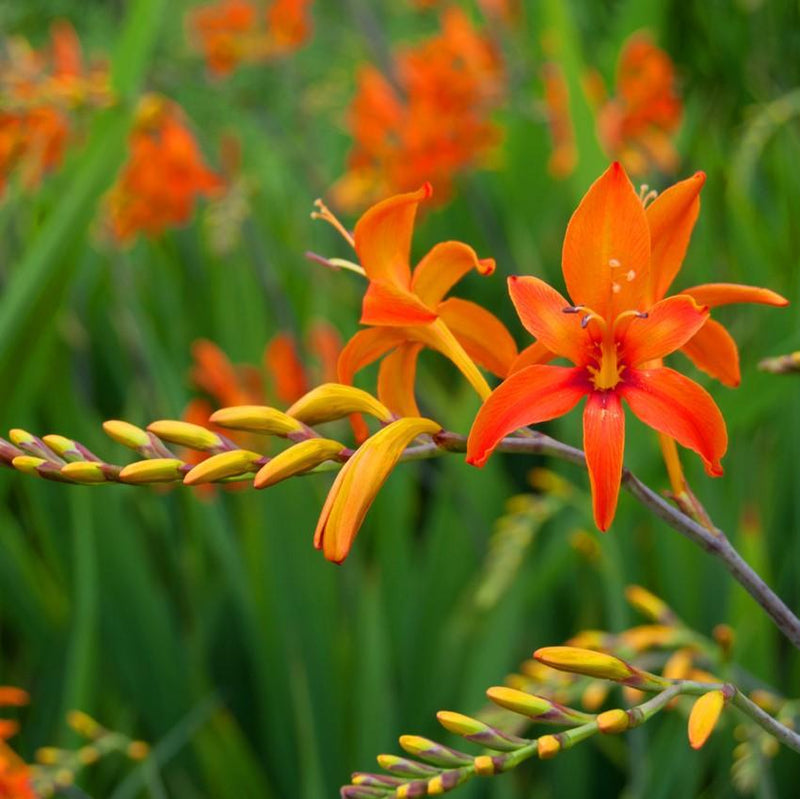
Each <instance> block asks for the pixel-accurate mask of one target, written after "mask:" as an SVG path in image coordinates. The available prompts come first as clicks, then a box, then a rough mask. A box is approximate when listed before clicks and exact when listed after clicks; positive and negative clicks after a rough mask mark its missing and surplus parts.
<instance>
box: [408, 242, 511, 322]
mask: <svg viewBox="0 0 800 799" xmlns="http://www.w3.org/2000/svg"><path fill="white" fill-rule="evenodd" d="M471 269H477V270H478V272H480V273H481V274H482V275H491V274H492V272H494V269H495V263H494V258H483V259H481V258H478V256H477V255H476V253H475V250H473V249H472V247H469V246H468V245H466V244H462V243H461V242H460V241H445V242H442V243H441V244H437V245H436V246H435V247H434V248H433V249H432V250H431V251H430V252H429V253H428V254H427V255H426V256H425V257H424V258H423V259H422V260H421V261H420V262H419V264H417V268H416V269H415V270H414V275H413V277H412V278H411V290H412V291H413V292H414V293H415V294H416V295H417V296H418V297H419V298H420V299H421V300H422V301H423V302H424V303H426V304H427V305H430V306H431V307H433V306H435V305H436V304H437V303H438V302H441V300H442V298H443V297H444V296H445V294H447V292H448V291H450V289H451V288H452V287H453V286H454V285H455V284H456V283H458V281H459V280H461V278H462V277H464V275H466V274H467V272H469V271H470V270H471Z"/></svg>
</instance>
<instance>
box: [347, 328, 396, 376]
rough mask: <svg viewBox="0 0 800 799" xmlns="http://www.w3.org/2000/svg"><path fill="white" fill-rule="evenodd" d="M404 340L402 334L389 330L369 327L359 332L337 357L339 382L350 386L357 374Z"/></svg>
mask: <svg viewBox="0 0 800 799" xmlns="http://www.w3.org/2000/svg"><path fill="white" fill-rule="evenodd" d="M406 340H407V339H406V336H405V335H404V334H403V332H401V331H399V330H393V329H391V328H386V327H384V328H380V327H371V328H368V329H367V330H359V331H358V333H356V334H355V335H354V336H353V338H351V339H350V341H348V342H347V344H346V345H345V347H344V349H343V350H342V352H341V353H340V355H339V362H338V364H337V371H338V376H339V382H340V383H344V384H345V385H351V384H352V382H353V377H354V375H355V374H356V373H357V372H359V371H361V369H363V368H364V367H365V366H369V364H371V363H374V362H375V361H377V360H378V358H380V357H381V356H382V355H384V354H385V353H387V352H388V351H389V350H391V349H393V348H394V347H397V346H398V345H400V344H402V343H403V342H404V341H406Z"/></svg>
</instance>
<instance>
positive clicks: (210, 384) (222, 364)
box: [190, 339, 265, 416]
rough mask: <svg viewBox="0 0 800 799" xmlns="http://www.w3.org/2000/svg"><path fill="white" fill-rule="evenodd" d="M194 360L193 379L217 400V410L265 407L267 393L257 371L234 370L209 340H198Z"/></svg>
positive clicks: (191, 377)
mask: <svg viewBox="0 0 800 799" xmlns="http://www.w3.org/2000/svg"><path fill="white" fill-rule="evenodd" d="M192 356H193V358H194V365H193V367H192V370H191V373H190V379H191V381H192V383H194V385H195V386H197V388H199V389H201V390H202V391H205V393H206V394H208V396H209V397H210V398H211V399H213V400H214V403H215V408H214V410H216V409H217V408H225V407H230V406H234V405H261V404H263V402H264V400H265V397H264V390H263V387H262V385H261V379H260V375H258V370H257V369H255V367H244V368H243V367H236V366H234V365H233V364H232V363H231V361H230V358H228V356H227V355H226V354H225V353H224V352H223V351H222V350H221V349H220V348H219V347H218V346H217V345H216V344H214V343H213V342H212V341H208V340H207V339H198V340H197V341H195V342H194V344H192ZM254 373H255V374H254ZM210 415H211V414H210V413H209V416H210Z"/></svg>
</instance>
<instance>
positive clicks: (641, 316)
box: [634, 311, 650, 319]
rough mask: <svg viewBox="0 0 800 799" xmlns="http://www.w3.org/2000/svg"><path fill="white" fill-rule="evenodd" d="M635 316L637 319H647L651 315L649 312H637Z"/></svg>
mask: <svg viewBox="0 0 800 799" xmlns="http://www.w3.org/2000/svg"><path fill="white" fill-rule="evenodd" d="M634 316H636V318H637V319H647V317H648V316H650V314H649V313H647V311H636V313H635V314H634Z"/></svg>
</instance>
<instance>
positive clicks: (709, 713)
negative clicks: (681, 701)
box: [689, 689, 725, 749]
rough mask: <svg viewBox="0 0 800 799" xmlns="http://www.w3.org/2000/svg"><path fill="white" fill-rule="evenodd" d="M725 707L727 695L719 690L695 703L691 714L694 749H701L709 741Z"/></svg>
mask: <svg viewBox="0 0 800 799" xmlns="http://www.w3.org/2000/svg"><path fill="white" fill-rule="evenodd" d="M724 707H725V694H724V693H722V691H721V690H719V689H715V690H713V691H709V692H708V693H707V694H703V695H702V696H701V697H700V698H699V699H698V700H697V701H696V702H695V703H694V705H693V706H692V712H691V713H690V714H689V744H690V746H691V747H692V749H700V747H701V746H702V745H703V744H704V743H705V742H706V741H707V740H708V737H709V736H710V735H711V733H712V732H713V731H714V727H716V726H717V721H719V717H720V714H721V713H722V708H724Z"/></svg>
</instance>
